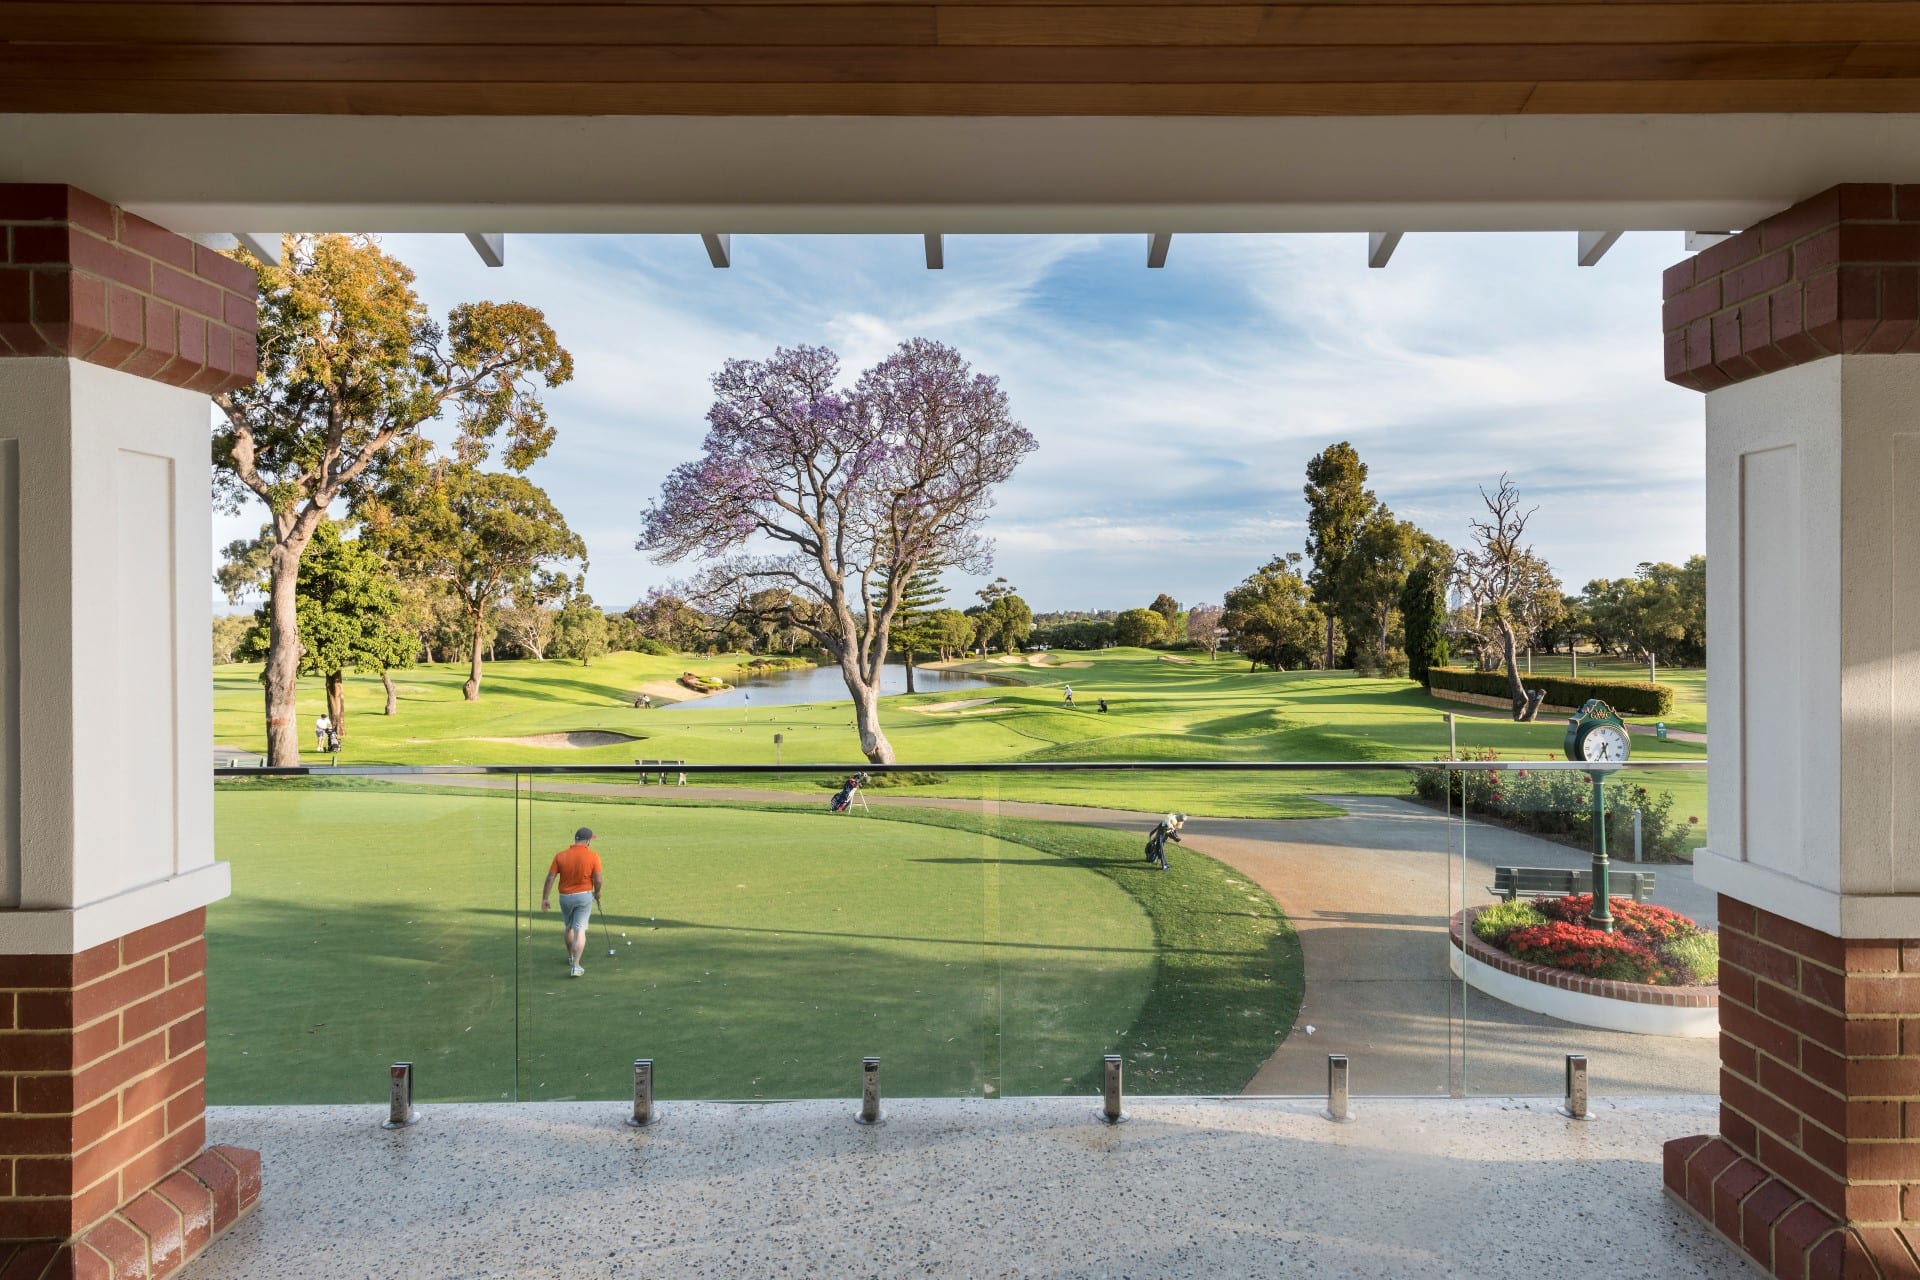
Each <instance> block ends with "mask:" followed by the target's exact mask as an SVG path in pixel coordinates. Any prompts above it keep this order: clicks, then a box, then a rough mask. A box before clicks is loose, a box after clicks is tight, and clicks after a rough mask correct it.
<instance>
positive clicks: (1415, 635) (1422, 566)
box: [1400, 556, 1447, 688]
mask: <svg viewBox="0 0 1920 1280" xmlns="http://www.w3.org/2000/svg"><path fill="white" fill-rule="evenodd" d="M1446 621H1447V564H1446V561H1444V560H1441V559H1437V558H1435V557H1432V556H1427V557H1424V558H1422V559H1421V560H1420V561H1419V562H1418V563H1416V564H1415V565H1414V566H1413V568H1412V570H1411V571H1409V572H1408V574H1407V581H1406V585H1405V586H1403V587H1401V588H1400V625H1401V627H1402V629H1403V630H1405V632H1406V635H1407V674H1408V675H1410V676H1412V677H1413V678H1414V679H1415V680H1418V681H1419V682H1420V683H1421V684H1424V685H1427V686H1428V687H1429V688H1431V687H1432V678H1431V677H1430V676H1429V675H1428V672H1430V671H1431V670H1432V669H1433V668H1435V667H1444V666H1446V665H1447V632H1446Z"/></svg>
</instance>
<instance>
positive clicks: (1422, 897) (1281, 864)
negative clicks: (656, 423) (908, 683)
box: [431, 775, 1719, 1096]
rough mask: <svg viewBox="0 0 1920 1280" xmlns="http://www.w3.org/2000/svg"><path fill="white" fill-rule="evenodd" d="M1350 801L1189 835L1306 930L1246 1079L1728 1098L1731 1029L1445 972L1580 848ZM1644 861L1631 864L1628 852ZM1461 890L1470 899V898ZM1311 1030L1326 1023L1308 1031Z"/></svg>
mask: <svg viewBox="0 0 1920 1280" xmlns="http://www.w3.org/2000/svg"><path fill="white" fill-rule="evenodd" d="M431 781H432V782H433V783H434V784H435V785H454V786H477V787H487V788H493V787H506V786H510V785H512V783H511V780H509V779H505V778H500V777H489V776H481V775H474V776H465V777H462V776H458V775H449V776H445V777H434V778H432V779H431ZM540 789H541V791H542V792H544V793H548V794H552V793H561V794H585V795H609V794H612V795H630V796H633V797H635V798H646V797H650V796H673V797H685V798H689V799H691V798H699V799H713V800H741V801H775V802H786V803H792V804H800V805H806V806H808V807H821V808H824V803H823V801H822V800H821V799H820V798H818V797H815V796H811V795H796V794H795V793H794V792H791V791H776V790H772V789H769V788H757V787H688V788H684V789H682V788H679V787H669V788H666V789H665V790H664V792H663V791H662V789H661V788H659V787H657V786H645V787H641V786H633V785H630V784H628V785H611V786H609V785H604V784H595V783H560V782H546V781H544V780H543V781H542V782H541V784H540ZM1316 798H1317V799H1320V800H1323V801H1325V802H1326V803H1328V804H1331V805H1336V806H1338V807H1340V808H1342V809H1345V810H1346V811H1347V813H1346V815H1345V816H1343V817H1326V818H1193V819H1191V820H1190V821H1189V822H1188V823H1187V827H1186V830H1185V831H1184V832H1183V834H1184V835H1185V837H1186V847H1187V848H1189V849H1192V850H1194V851H1196V852H1199V853H1204V854H1206V855H1208V856H1209V857H1213V858H1217V859H1219V860H1220V861H1221V862H1224V863H1226V864H1227V865H1228V866H1230V867H1233V868H1234V869H1235V870H1237V871H1239V872H1241V873H1242V874H1244V875H1245V876H1247V877H1248V878H1249V879H1251V880H1253V881H1254V882H1255V883H1256V884H1258V885H1259V886H1260V887H1261V888H1263V889H1265V890H1266V891H1267V892H1268V893H1269V894H1271V895H1272V896H1273V899H1274V901H1275V902H1277V903H1279V904H1280V907H1281V909H1282V910H1283V911H1285V912H1286V913H1287V916H1288V918H1289V919H1291V920H1292V921H1293V926H1294V928H1295V930H1296V931H1297V932H1298V933H1299V937H1300V947H1301V952H1302V956H1303V959H1304V961H1305V966H1306V998H1305V1001H1304V1003H1303V1004H1302V1007H1301V1011H1300V1019H1299V1021H1298V1023H1296V1024H1295V1026H1294V1028H1293V1031H1292V1033H1291V1034H1290V1035H1289V1036H1288V1038H1287V1040H1286V1041H1285V1043H1283V1044H1282V1045H1281V1046H1280V1047H1279V1048H1278V1049H1277V1050H1275V1052H1274V1054H1273V1056H1272V1057H1270V1058H1269V1059H1268V1060H1267V1061H1266V1063H1265V1064H1264V1065H1262V1066H1261V1068H1260V1069H1259V1071H1258V1072H1256V1073H1255V1074H1254V1077H1253V1079H1252V1080H1250V1081H1249V1082H1248V1083H1247V1086H1246V1088H1245V1090H1244V1092H1246V1093H1254V1094H1303V1093H1316V1092H1320V1091H1323V1090H1324V1089H1325V1088H1326V1055H1327V1054H1329V1053H1344V1054H1346V1055H1348V1057H1349V1058H1350V1059H1351V1061H1352V1068H1351V1070H1352V1073H1353V1091H1354V1093H1355V1094H1356V1095H1361V1094H1375V1095H1379V1094H1391V1095H1405V1096H1420V1095H1428V1096H1432V1095H1441V1096H1444V1095H1446V1094H1449V1093H1458V1092H1462V1091H1464V1092H1467V1093H1470V1094H1479V1095H1485V1094H1525V1095H1551V1094H1554V1093H1556V1092H1558V1091H1559V1089H1560V1088H1561V1083H1562V1071H1563V1064H1564V1062H1565V1055H1567V1054H1569V1053H1584V1054H1586V1055H1588V1057H1589V1060H1590V1063H1591V1066H1590V1071H1591V1078H1592V1087H1593V1091H1594V1094H1595V1096H1603V1095H1606V1094H1620V1093H1652V1094H1668V1093H1713V1092H1715V1091H1716V1090H1717V1089H1718V1087H1719V1044H1718V1041H1717V1040H1713V1039H1705V1040H1680V1039H1673V1038H1668V1037H1664V1036H1636V1035H1629V1034H1626V1033H1624V1032H1617V1031H1601V1030H1596V1029H1593V1028H1589V1027H1580V1026H1574V1025H1571V1024H1568V1023H1564V1022H1560V1021H1558V1020H1557V1019H1554V1018H1548V1017H1545V1016H1543V1015H1540V1014H1534V1013H1528V1012H1526V1011H1525V1010H1522V1009H1517V1008H1515V1007H1513V1006H1512V1005H1509V1004H1506V1003H1504V1002H1502V1001H1499V1000H1495V999H1493V998H1492V997H1490V996H1486V995H1483V994H1481V993H1480V992H1477V991H1473V990H1471V989H1469V988H1465V987H1464V986H1463V984H1462V983H1461V982H1460V981H1459V980H1458V979H1456V978H1454V977H1453V976H1452V974H1451V973H1450V972H1449V971H1448V968H1447V947H1448V941H1447V932H1446V924H1447V921H1448V919H1449V918H1451V916H1452V914H1453V912H1455V911H1457V910H1459V909H1460V904H1461V902H1462V901H1463V900H1464V901H1465V902H1467V903H1469V904H1472V905H1479V904H1482V903H1485V902H1488V901H1491V900H1492V896H1493V895H1492V894H1491V893H1490V892H1489V891H1488V889H1487V886H1488V885H1490V884H1492V883H1493V868H1494V867H1495V866H1496V865H1499V866H1529V867H1567V868H1576V867H1585V866H1588V865H1590V864H1591V857H1590V856H1589V855H1588V854H1586V853H1584V852H1582V851H1580V850H1578V849H1573V848H1569V847H1567V846H1565V845H1561V844H1555V843H1553V842H1551V841H1547V840H1542V839H1539V838H1537V837H1534V836H1529V835H1523V834H1521V833H1519V832H1514V831H1508V830H1506V829H1505V828H1502V827H1494V826H1488V825H1486V824H1484V823H1480V822H1469V823H1467V824H1466V825H1465V828H1464V839H1465V844H1466V854H1465V860H1464V872H1463V863H1462V859H1461V855H1460V850H1459V844H1460V842H1461V839H1462V827H1461V824H1460V823H1459V821H1458V819H1457V817H1456V818H1455V819H1454V820H1453V821H1451V822H1450V821H1449V820H1448V818H1447V815H1445V814H1444V813H1442V812H1440V811H1438V810H1435V809H1431V808H1428V807H1427V806H1425V805H1421V804H1416V803H1414V802H1413V801H1411V800H1400V799H1395V798H1392V797H1386V796H1339V795H1328V796H1319V797H1316ZM869 802H870V803H872V804H873V805H875V806H882V805H887V806H894V805H899V806H906V807H910V808H938V809H955V810H961V811H965V812H981V811H982V810H983V809H984V808H986V805H985V804H984V803H983V802H982V801H980V800H975V799H952V798H939V797H911V796H890V795H884V794H882V795H873V796H870V797H869ZM992 808H993V811H995V812H999V813H1002V814H1006V815H1008V816H1010V817H1020V818H1036V819H1040V820H1043V821H1049V822H1067V823H1075V824H1078V825H1081V826H1092V827H1103V828H1108V829H1112V830H1118V831H1126V832H1130V833H1134V834H1138V835H1141V836H1142V838H1144V835H1145V832H1146V831H1147V829H1148V828H1149V827H1150V826H1151V825H1152V824H1153V822H1154V820H1155V818H1156V817H1157V814H1156V813H1141V812H1128V811H1124V810H1119V809H1099V808H1087V807H1082V806H1077V805H1059V804H1038V803H1034V802H1030V801H1016V800H1002V801H997V802H994V803H993V805H992ZM1617 865H1621V866H1626V867H1631V866H1632V864H1631V863H1621V864H1617ZM1650 869H1652V870H1653V871H1654V872H1655V873H1656V876H1657V887H1656V892H1655V893H1654V896H1653V900H1654V901H1655V902H1658V903H1660V904H1661V905H1663V906H1668V907H1672V908H1673V909H1674V910H1676V911H1679V912H1682V913H1683V914H1686V915H1689V916H1692V917H1693V918H1694V919H1695V920H1697V921H1699V922H1700V923H1701V924H1702V925H1704V926H1706V927H1708V928H1715V927H1717V926H1718V912H1717V899H1716V897H1715V895H1714V894H1713V893H1712V892H1711V891H1709V890H1707V889H1703V888H1701V887H1700V886H1699V885H1697V884H1695V883H1694V879H1693V868H1692V867H1691V866H1689V865H1675V864H1668V863H1661V864H1656V865H1654V866H1652V867H1651V868H1650ZM1463 895H1464V896H1463ZM1308 1027H1312V1028H1313V1030H1312V1031H1311V1032H1309V1031H1308V1030H1307V1028H1308Z"/></svg>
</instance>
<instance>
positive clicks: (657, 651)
mask: <svg viewBox="0 0 1920 1280" xmlns="http://www.w3.org/2000/svg"><path fill="white" fill-rule="evenodd" d="M633 651H634V652H635V653H650V654H652V655H653V656H654V657H656V658H668V657H672V656H673V650H672V649H670V648H668V647H667V646H666V645H664V644H662V643H661V642H660V641H658V640H650V639H647V638H645V637H642V638H641V639H638V640H635V641H634V642H633Z"/></svg>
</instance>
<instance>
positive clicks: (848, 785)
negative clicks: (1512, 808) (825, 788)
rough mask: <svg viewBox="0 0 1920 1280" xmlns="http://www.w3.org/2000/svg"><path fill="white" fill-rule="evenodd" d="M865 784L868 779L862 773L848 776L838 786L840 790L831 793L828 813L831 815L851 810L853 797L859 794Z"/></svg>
mask: <svg viewBox="0 0 1920 1280" xmlns="http://www.w3.org/2000/svg"><path fill="white" fill-rule="evenodd" d="M867 782H868V778H867V775H866V774H864V773H851V774H848V775H847V780H846V781H845V782H843V783H841V784H840V789H839V790H838V791H836V792H834V793H833V803H832V805H830V806H829V810H828V811H829V812H831V813H845V812H846V811H847V810H848V809H850V808H852V807H853V801H854V797H856V796H858V795H859V794H860V788H861V787H864V786H866V785H867Z"/></svg>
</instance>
